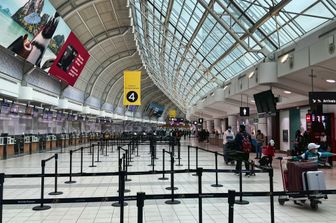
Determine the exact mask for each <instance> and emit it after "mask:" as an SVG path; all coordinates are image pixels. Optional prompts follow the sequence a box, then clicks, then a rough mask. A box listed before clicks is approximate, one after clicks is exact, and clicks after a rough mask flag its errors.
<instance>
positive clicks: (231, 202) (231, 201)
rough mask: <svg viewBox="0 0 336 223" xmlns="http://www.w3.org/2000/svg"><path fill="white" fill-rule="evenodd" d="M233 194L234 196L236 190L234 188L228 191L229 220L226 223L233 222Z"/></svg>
mask: <svg viewBox="0 0 336 223" xmlns="http://www.w3.org/2000/svg"><path fill="white" fill-rule="evenodd" d="M235 196H236V191H234V190H229V191H228V203H229V222H228V223H233V214H234V212H233V211H234V204H235Z"/></svg>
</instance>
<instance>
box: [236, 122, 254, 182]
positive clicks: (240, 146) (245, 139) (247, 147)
mask: <svg viewBox="0 0 336 223" xmlns="http://www.w3.org/2000/svg"><path fill="white" fill-rule="evenodd" d="M234 141H235V143H236V146H237V150H238V151H242V152H243V153H242V155H241V157H240V159H239V160H237V164H236V171H237V172H236V173H238V172H239V171H241V169H242V162H243V161H244V164H245V169H246V170H247V171H249V170H250V164H249V158H250V152H251V149H252V139H251V135H250V134H248V133H247V132H246V130H245V125H240V126H239V133H237V135H236V137H235V139H234ZM249 175H250V173H246V174H245V176H249Z"/></svg>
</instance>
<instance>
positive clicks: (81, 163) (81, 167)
mask: <svg viewBox="0 0 336 223" xmlns="http://www.w3.org/2000/svg"><path fill="white" fill-rule="evenodd" d="M83 150H84V148H83V147H81V149H80V151H81V155H80V156H81V160H80V173H83Z"/></svg>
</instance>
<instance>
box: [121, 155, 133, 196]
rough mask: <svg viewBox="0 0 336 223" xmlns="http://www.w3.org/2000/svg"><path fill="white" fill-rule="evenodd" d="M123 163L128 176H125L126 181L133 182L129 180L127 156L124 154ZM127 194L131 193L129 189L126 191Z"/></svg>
mask: <svg viewBox="0 0 336 223" xmlns="http://www.w3.org/2000/svg"><path fill="white" fill-rule="evenodd" d="M123 162H124V167H123V168H124V169H123V170H124V171H126V176H125V181H132V180H131V179H127V170H128V167H127V155H125V153H124V154H123ZM125 192H126V193H128V192H130V190H128V189H125Z"/></svg>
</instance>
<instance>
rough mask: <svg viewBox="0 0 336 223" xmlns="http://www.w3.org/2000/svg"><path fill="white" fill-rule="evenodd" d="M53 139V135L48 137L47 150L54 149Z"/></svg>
mask: <svg viewBox="0 0 336 223" xmlns="http://www.w3.org/2000/svg"><path fill="white" fill-rule="evenodd" d="M51 145H52V137H51V135H47V136H46V150H51V148H52V146H51Z"/></svg>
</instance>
